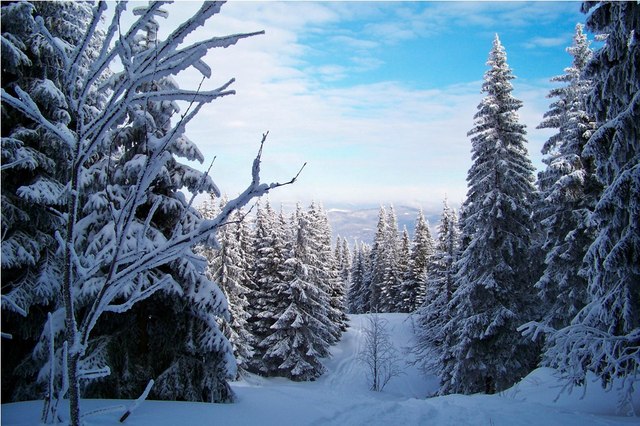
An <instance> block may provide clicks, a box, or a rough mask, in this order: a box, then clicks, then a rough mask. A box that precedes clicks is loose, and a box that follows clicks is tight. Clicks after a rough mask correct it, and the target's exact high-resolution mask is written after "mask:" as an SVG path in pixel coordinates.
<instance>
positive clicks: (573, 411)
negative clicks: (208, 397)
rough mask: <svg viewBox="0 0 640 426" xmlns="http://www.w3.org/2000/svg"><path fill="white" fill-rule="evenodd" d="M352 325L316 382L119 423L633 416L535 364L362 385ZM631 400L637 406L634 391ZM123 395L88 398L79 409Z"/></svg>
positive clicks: (19, 421) (259, 383)
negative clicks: (519, 369)
mask: <svg viewBox="0 0 640 426" xmlns="http://www.w3.org/2000/svg"><path fill="white" fill-rule="evenodd" d="M381 315H384V317H385V318H386V319H387V320H388V321H389V331H390V334H391V336H392V339H393V342H394V344H395V345H396V346H397V348H398V349H399V350H400V352H401V353H402V352H403V349H404V348H405V347H406V346H407V345H408V343H409V341H410V338H411V335H412V331H411V327H412V325H411V318H410V317H408V316H407V315H406V314H381ZM350 320H351V327H350V328H349V330H348V331H347V332H346V333H345V334H344V336H343V339H342V340H341V341H340V343H339V344H338V345H336V346H335V347H333V348H332V358H331V359H329V360H325V365H326V367H327V369H328V372H327V373H326V374H325V375H323V376H322V377H321V378H320V379H318V380H317V381H315V382H304V383H294V382H291V381H289V380H286V379H280V378H270V379H265V378H261V377H257V376H250V377H249V378H247V379H245V380H243V381H241V382H238V383H235V384H234V385H233V387H234V390H235V391H236V393H237V395H238V402H237V403H235V404H202V403H190V402H160V401H146V402H144V403H143V404H142V405H141V406H140V407H139V408H138V410H137V411H135V412H134V413H133V414H132V415H131V417H129V418H128V419H127V420H126V422H125V424H128V425H131V426H152V425H153V426H165V425H166V426H174V425H178V424H179V425H207V424H220V425H228V426H231V425H243V426H246V425H261V426H268V425H279V426H281V425H340V426H343V425H405V426H407V425H427V424H428V425H452V426H453V425H505V426H514V425H545V426H553V425H558V426H560V425H562V426H572V425H575V426H583V425H632V424H638V423H639V420H638V418H637V417H636V418H630V417H622V416H617V415H616V414H615V406H616V398H615V395H614V394H606V393H603V392H602V391H601V389H600V387H599V386H598V385H597V384H589V385H588V388H587V392H586V396H585V397H584V399H581V396H582V392H581V391H578V392H574V393H573V394H572V395H563V396H561V397H560V399H559V401H558V402H554V399H555V397H556V396H557V394H558V390H559V388H558V383H557V381H556V380H555V379H554V378H553V372H552V370H549V369H538V370H536V371H534V372H533V373H531V374H530V375H529V376H528V377H526V378H525V379H524V380H522V381H521V382H520V383H519V384H517V385H516V386H514V387H513V388H511V389H509V390H507V391H505V392H502V393H501V394H499V395H491V396H489V395H473V396H463V395H449V396H446V397H437V398H428V399H427V398H425V395H428V394H430V393H432V392H433V391H435V390H436V389H437V380H436V379H435V378H434V377H426V378H425V377H424V376H422V375H420V374H418V372H417V371H416V370H415V368H413V367H411V366H403V367H404V372H405V374H404V375H402V376H400V377H397V378H394V379H391V381H390V382H389V384H388V385H387V387H386V388H385V389H384V391H383V392H380V393H378V392H372V391H369V390H368V386H367V383H366V379H365V373H364V368H363V366H362V365H361V364H360V363H359V362H358V361H357V354H358V351H359V349H360V348H361V346H362V345H363V342H364V339H363V327H364V326H365V325H366V324H367V322H366V320H365V316H364V315H353V316H351V317H350ZM637 396H638V397H637V398H636V400H635V404H636V409H637V410H639V409H640V393H639V394H638V395H637ZM114 404H115V405H118V404H119V405H122V406H124V405H128V404H129V402H128V401H103V400H86V401H84V402H83V407H84V410H85V411H84V412H85V413H88V412H89V411H90V410H92V409H99V408H103V407H108V406H111V405H114ZM41 409H42V403H41V402H40V401H33V402H27V403H17V404H3V405H2V425H7V426H9V425H11V426H27V425H29V426H31V425H37V424H39V416H40V412H41ZM123 411H124V410H123V409H122V408H120V409H118V410H116V411H115V412H111V413H103V414H100V415H95V416H92V417H90V418H88V419H87V424H88V425H111V424H116V423H117V419H118V418H119V416H120V414H121V413H122V412H123Z"/></svg>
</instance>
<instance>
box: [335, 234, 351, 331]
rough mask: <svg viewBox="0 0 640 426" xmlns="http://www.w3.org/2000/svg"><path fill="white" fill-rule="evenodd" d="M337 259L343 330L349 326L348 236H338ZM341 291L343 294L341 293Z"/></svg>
mask: <svg viewBox="0 0 640 426" xmlns="http://www.w3.org/2000/svg"><path fill="white" fill-rule="evenodd" d="M336 260H337V272H338V287H337V289H336V290H337V291H336V293H337V296H338V298H339V299H338V300H339V301H341V302H340V310H341V311H342V324H341V327H342V331H345V330H346V328H347V322H348V317H347V316H346V314H347V312H348V310H349V309H348V294H349V286H350V280H351V250H350V249H349V243H348V242H347V239H346V238H341V237H338V239H337V241H336ZM339 293H341V294H339Z"/></svg>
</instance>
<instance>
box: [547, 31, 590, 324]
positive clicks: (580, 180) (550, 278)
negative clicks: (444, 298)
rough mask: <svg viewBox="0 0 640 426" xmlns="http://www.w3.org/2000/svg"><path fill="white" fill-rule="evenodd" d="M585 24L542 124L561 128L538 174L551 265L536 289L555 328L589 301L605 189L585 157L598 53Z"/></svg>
mask: <svg viewBox="0 0 640 426" xmlns="http://www.w3.org/2000/svg"><path fill="white" fill-rule="evenodd" d="M582 28H583V26H582V24H578V25H576V33H575V36H574V38H573V45H572V46H571V47H568V48H567V52H569V54H570V55H571V56H573V61H572V65H571V66H570V67H568V68H566V69H565V73H564V74H563V75H560V76H558V77H554V78H553V79H552V80H551V81H554V82H559V83H563V85H562V86H561V87H558V88H554V89H552V90H551V91H550V93H549V96H548V97H550V98H556V100H555V101H554V102H553V103H552V104H551V107H550V109H549V111H548V112H547V113H545V118H544V120H543V122H542V123H541V124H540V125H539V126H538V127H539V128H554V129H558V133H556V134H554V135H553V136H552V137H551V138H550V139H549V140H548V141H547V142H546V143H545V145H544V147H543V149H542V153H543V154H544V155H545V157H544V158H543V162H544V163H545V164H546V165H547V167H546V169H545V170H544V171H542V172H540V174H539V176H538V182H539V187H540V191H541V192H542V198H543V200H542V208H541V209H540V211H539V212H538V216H539V217H540V218H541V219H542V221H541V223H542V229H543V232H544V243H543V244H542V250H543V252H544V253H546V260H545V265H546V267H545V270H544V273H543V275H542V277H541V278H540V279H539V280H538V282H537V283H536V288H537V289H538V292H539V296H540V299H541V301H542V306H545V310H544V311H543V312H542V315H543V316H542V317H541V321H542V322H543V323H544V324H547V325H551V326H552V327H554V328H559V327H564V326H566V325H569V323H570V322H571V320H572V319H573V318H574V317H575V316H576V314H577V313H578V311H579V310H580V309H582V307H583V306H584V305H585V303H586V288H587V282H586V279H585V278H584V277H583V276H582V275H580V274H578V273H577V271H579V270H580V269H581V267H582V261H583V258H584V255H585V253H586V251H587V248H588V247H589V246H590V245H591V242H592V241H593V228H592V227H591V226H590V225H589V216H590V212H591V211H593V208H594V206H595V202H596V197H598V195H599V192H600V188H599V185H598V184H597V182H596V181H595V175H594V170H593V166H592V161H591V160H589V159H588V158H587V157H586V156H584V155H583V149H584V146H585V144H586V143H587V140H588V139H589V137H590V136H591V134H592V133H593V130H594V128H595V127H594V122H593V120H592V119H591V118H590V117H589V114H587V112H586V105H585V102H586V98H585V95H586V93H587V92H588V91H589V90H590V89H591V81H590V80H588V79H587V78H586V77H585V76H584V70H585V68H586V65H587V63H588V62H589V60H590V58H591V55H592V51H591V49H590V48H589V42H588V40H587V36H586V34H584V33H583V31H582Z"/></svg>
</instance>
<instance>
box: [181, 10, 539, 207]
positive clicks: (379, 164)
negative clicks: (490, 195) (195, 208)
mask: <svg viewBox="0 0 640 426" xmlns="http://www.w3.org/2000/svg"><path fill="white" fill-rule="evenodd" d="M176 6H178V5H177V4H176V5H172V6H171V7H172V9H171V13H172V19H173V21H172V22H176V20H177V19H179V18H182V17H184V16H185V14H186V13H187V12H188V8H187V7H186V6H183V3H180V4H179V6H178V7H176ZM190 7H192V6H190ZM292 7H294V8H295V11H293V10H292ZM484 7H485V6H484V5H483V4H482V3H481V4H479V5H478V4H475V3H471V4H467V3H465V4H463V5H456V6H455V7H454V9H453V11H451V10H448V9H447V10H446V13H447V14H449V15H450V14H453V13H455V10H458V11H464V10H466V11H467V12H468V13H469V15H463V16H460V17H459V19H472V14H471V12H470V11H471V10H473V9H475V10H480V11H482V10H484ZM384 8H385V6H384V5H377V6H376V7H375V8H373V9H371V10H368V11H367V12H366V13H369V14H371V16H376V15H377V14H378V13H380V12H381V11H382V10H383V9H384ZM361 9H362V8H356V6H353V5H348V4H344V3H330V2H329V3H298V2H296V3H294V4H293V5H290V4H288V3H270V2H269V3H260V2H258V3H249V4H247V3H242V2H237V3H234V2H231V3H229V4H227V5H225V6H224V7H223V9H222V14H221V15H220V16H218V17H214V18H213V19H212V20H211V22H210V23H208V24H207V26H206V28H205V31H203V32H201V33H200V34H199V37H201V38H204V37H208V36H211V35H213V34H217V35H224V34H229V33H238V32H251V31H256V30H261V29H264V30H265V31H266V34H265V35H262V36H257V37H254V38H251V39H246V40H241V41H240V42H239V43H238V45H236V46H233V47H231V48H229V49H224V50H223V49H217V50H215V51H213V52H211V53H210V54H209V55H208V56H207V58H206V59H205V61H206V62H207V63H208V64H209V65H211V66H212V68H213V70H214V77H213V78H212V81H207V82H206V83H205V84H206V86H207V87H206V88H212V87H215V86H216V85H219V84H221V83H222V82H225V81H226V80H227V79H229V78H231V77H235V78H236V82H235V83H234V85H233V88H234V89H235V90H237V94H236V95H235V96H231V97H227V98H224V99H220V100H217V101H215V102H214V103H212V104H211V105H208V106H206V107H205V108H203V109H202V112H201V114H200V115H199V116H198V118H197V119H196V120H195V121H194V122H193V123H192V124H191V125H190V126H189V128H188V129H187V134H188V135H189V137H190V138H191V139H192V140H194V141H195V142H196V143H197V145H198V146H199V147H200V149H201V150H202V151H203V153H204V154H205V157H206V158H207V161H210V160H211V159H212V158H213V157H214V156H216V155H217V157H218V158H217V160H216V164H215V165H214V167H213V171H212V175H213V177H214V179H215V180H216V182H217V183H218V185H219V186H220V187H221V189H222V190H223V191H226V192H228V193H229V195H231V196H233V195H235V194H236V193H237V192H239V191H241V190H243V189H244V186H245V185H246V184H247V183H248V182H249V179H250V167H251V162H252V159H253V157H254V156H255V153H256V151H257V149H258V143H259V141H260V138H261V135H262V133H263V132H264V131H267V130H269V131H270V136H269V138H268V141H267V144H266V146H265V151H264V157H263V177H264V179H265V181H277V180H280V181H285V180H288V179H289V178H291V177H292V176H293V175H294V174H295V173H296V172H297V171H298V169H299V168H300V166H301V165H302V164H303V163H304V162H305V161H307V162H308V163H309V164H308V166H307V168H306V169H305V170H304V172H303V174H302V176H301V177H300V179H299V182H298V183H296V184H295V185H291V186H287V187H285V188H281V189H279V190H278V191H276V192H275V193H274V194H273V195H272V196H271V198H272V200H274V202H279V201H287V202H291V201H298V200H299V201H303V202H307V201H310V200H311V199H316V200H320V201H324V202H325V203H327V204H328V203H332V202H358V203H369V204H373V205H376V204H379V203H389V202H395V203H399V202H413V203H414V204H416V205H424V206H425V207H426V206H427V205H429V206H431V205H433V206H435V207H436V208H439V207H440V203H441V200H442V198H443V197H444V195H445V194H448V197H449V199H450V200H453V201H455V202H458V201H460V200H462V199H463V198H464V195H465V193H466V181H465V178H466V172H467V170H468V168H469V165H470V163H471V159H470V143H469V140H468V138H467V136H466V133H467V131H468V130H469V129H470V128H471V126H472V124H473V114H474V113H475V110H476V106H477V104H478V102H479V100H480V97H481V94H480V86H481V82H480V81H475V82H471V83H465V84H459V85H455V86H450V87H445V88H442V89H439V90H416V89H415V88H411V87H408V86H406V85H403V84H402V83H399V82H394V81H382V82H378V83H372V84H362V85H358V86H347V87H341V88H327V86H326V85H325V84H324V83H326V82H328V81H329V80H331V79H339V78H341V77H343V76H344V74H345V73H348V72H352V71H353V70H354V68H353V67H358V66H360V67H364V68H366V67H367V66H368V67H376V66H379V65H380V64H379V62H376V61H377V59H376V58H375V57H373V56H370V55H367V54H366V52H367V51H368V50H370V49H375V48H376V46H377V44H378V43H381V42H382V41H381V39H372V38H367V37H355V36H353V34H351V35H350V34H346V33H339V32H337V33H336V34H337V35H335V37H333V41H334V42H340V43H344V44H345V46H347V47H349V48H356V51H359V52H360V53H361V54H359V55H357V56H356V57H355V58H354V59H353V61H352V63H351V64H350V65H349V64H340V65H331V64H328V65H326V66H321V67H318V66H315V65H314V64H310V63H308V62H306V60H305V57H306V54H308V53H309V47H308V46H307V45H305V43H304V41H303V40H302V38H303V36H304V34H305V33H308V34H326V33H327V30H326V28H330V27H331V26H332V25H334V24H336V23H338V22H339V21H340V20H341V19H348V18H349V17H351V16H354V14H356V13H362V12H360V10H361ZM365 9H366V8H365ZM438 9H441V7H440V6H439V4H438V3H436V4H435V5H434V6H433V7H431V9H430V10H436V11H438ZM515 9H518V8H515V7H514V10H511V9H509V7H505V10H506V12H505V13H507V12H509V11H510V13H511V14H512V19H513V20H514V22H516V18H515V16H516V10H515ZM394 10H395V9H394ZM518 10H520V9H518ZM174 12H175V13H174ZM294 12H295V13H294ZM444 13H445V9H442V10H440V11H439V12H438V13H435V14H434V16H433V19H432V20H431V21H430V22H429V24H428V25H426V24H425V23H424V22H425V20H426V19H427V18H428V16H427V14H425V15H424V16H423V15H411V14H410V13H408V12H407V11H398V12H397V14H398V16H401V17H403V18H404V19H407V20H411V23H410V24H409V25H407V26H406V28H408V29H407V30H406V31H407V33H403V32H402V30H398V29H397V26H396V27H395V28H394V25H395V24H392V25H389V26H387V27H383V26H378V27H369V28H368V30H369V31H370V32H369V33H368V34H377V35H382V34H386V37H387V39H388V40H391V39H393V38H395V40H400V39H402V38H403V37H413V36H415V35H416V34H418V33H421V32H422V33H425V32H427V31H431V30H432V29H433V25H437V24H439V23H441V22H443V20H444V17H443V14H444ZM478 16H483V15H482V14H479V15H478ZM476 19H477V18H476ZM398 22H400V21H396V24H397V23H398ZM358 49H359V50H358ZM364 68H363V69H364ZM478 77H480V76H478ZM199 79H200V78H199V76H198V75H197V73H194V72H189V73H185V75H184V76H183V77H181V79H180V80H179V81H180V84H181V85H182V86H183V87H190V88H195V87H196V86H197V83H198V82H199ZM516 86H517V83H516ZM520 93H522V94H523V98H521V99H523V101H525V106H526V108H523V110H522V117H523V121H524V122H525V123H527V125H528V129H529V134H530V138H533V139H536V138H538V139H539V138H540V136H534V135H537V133H536V132H537V131H536V130H535V126H536V125H537V123H538V122H539V121H540V119H541V117H542V113H543V111H544V110H545V108H546V106H547V104H548V103H546V102H545V103H544V105H542V104H541V103H540V101H539V97H540V94H541V93H542V91H541V90H540V89H539V88H538V87H534V86H531V87H529V88H526V89H525V88H522V90H521V91H520ZM544 94H546V89H545V91H544ZM544 94H543V95H542V98H543V99H544ZM529 105H531V106H529ZM536 140H537V139H536ZM536 143H537V142H536ZM540 146H541V145H540ZM536 150H537V151H539V149H538V148H537V149H535V150H534V149H533V148H530V151H531V152H534V151H536Z"/></svg>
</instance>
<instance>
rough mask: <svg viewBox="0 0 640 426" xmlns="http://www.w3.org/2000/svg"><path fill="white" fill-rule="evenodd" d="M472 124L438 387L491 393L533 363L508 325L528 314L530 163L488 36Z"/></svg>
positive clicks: (502, 63)
mask: <svg viewBox="0 0 640 426" xmlns="http://www.w3.org/2000/svg"><path fill="white" fill-rule="evenodd" d="M487 65H488V66H489V70H488V71H487V72H486V73H485V77H484V83H483V85H482V91H483V93H485V97H484V98H483V100H482V101H481V102H480V104H479V106H478V112H477V113H476V115H475V126H474V127H473V129H472V130H471V131H470V132H469V136H471V142H472V154H473V155H472V157H473V164H472V166H471V169H470V170H469V173H468V177H467V182H468V186H469V190H468V196H467V200H466V201H465V204H466V207H465V208H466V216H465V220H464V223H463V230H462V232H463V233H464V234H466V235H468V238H469V245H468V247H466V248H465V250H464V252H463V253H462V255H461V257H460V259H459V261H458V262H457V263H456V270H457V273H456V278H455V286H456V287H457V289H456V291H455V293H454V295H453V297H452V300H451V305H452V309H451V320H450V321H449V323H448V324H447V325H446V326H445V333H446V334H452V336H453V340H452V342H451V343H452V345H450V346H449V345H447V344H446V343H445V347H444V348H443V350H444V351H445V352H447V353H446V354H445V356H444V359H445V360H447V362H446V363H445V364H444V365H443V371H442V372H441V378H442V380H443V383H442V388H441V392H442V393H443V394H446V393H452V392H461V393H475V392H486V393H493V392H496V391H500V390H502V389H505V388H507V387H509V386H511V385H512V384H513V383H515V382H516V381H517V380H518V379H519V378H521V377H523V376H524V375H526V374H527V373H528V372H529V371H530V370H531V368H533V366H534V365H535V364H536V362H537V351H536V347H535V345H533V344H532V343H531V341H527V340H524V339H523V337H522V336H521V335H520V334H519V333H518V332H517V331H516V328H517V327H518V326H519V325H520V324H522V323H523V321H524V320H525V319H526V318H528V317H529V313H530V310H531V307H532V305H535V303H536V302H535V297H534V296H535V295H534V293H533V291H532V288H533V287H532V286H533V280H534V279H535V277H532V276H531V274H530V265H529V255H528V254H529V249H530V244H531V242H530V232H531V229H532V227H533V224H532V220H531V210H532V208H531V203H532V199H533V197H534V194H535V188H534V186H533V182H534V177H533V174H532V172H533V170H534V168H533V166H532V165H531V162H530V160H529V159H528V157H527V149H526V146H525V142H526V141H525V129H524V125H522V124H520V123H519V122H518V114H517V111H518V109H519V108H520V107H521V105H522V103H521V102H520V101H519V100H517V99H515V98H514V97H513V96H512V95H511V91H512V89H513V87H512V85H511V80H512V79H513V78H514V76H513V74H512V72H511V69H510V67H509V66H508V64H507V55H506V52H505V49H504V47H503V46H502V44H501V43H500V40H499V38H498V36H497V35H496V37H495V39H494V41H493V48H492V49H491V52H490V53H489V60H488V62H487Z"/></svg>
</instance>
